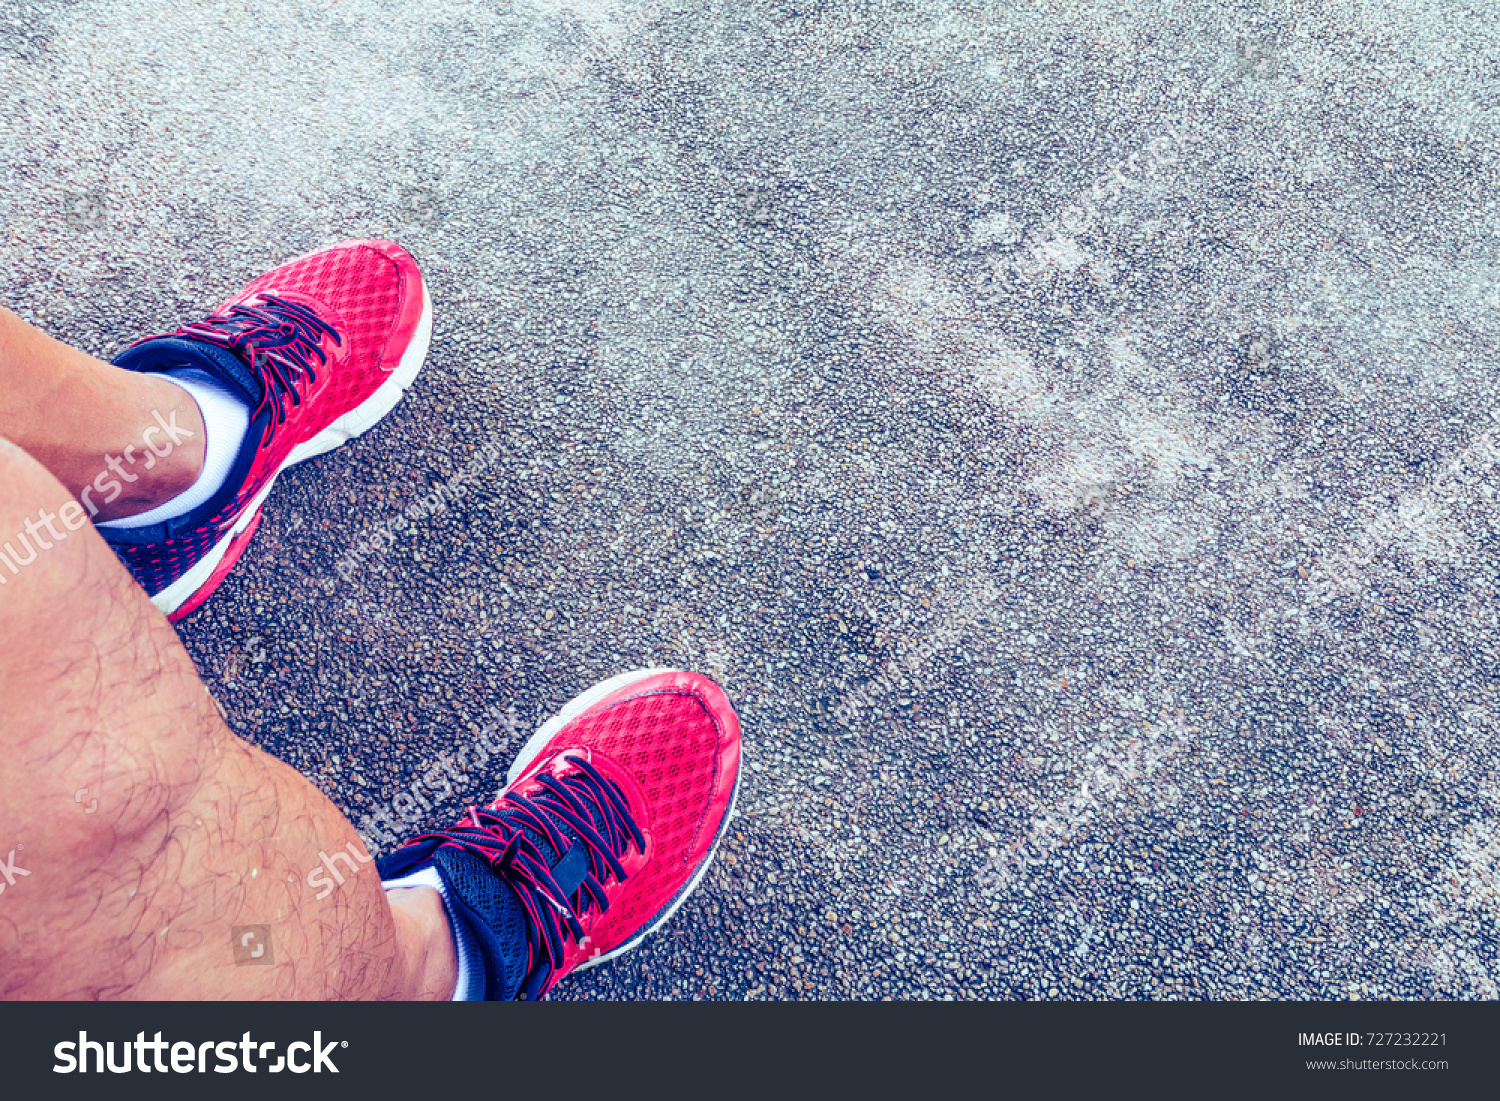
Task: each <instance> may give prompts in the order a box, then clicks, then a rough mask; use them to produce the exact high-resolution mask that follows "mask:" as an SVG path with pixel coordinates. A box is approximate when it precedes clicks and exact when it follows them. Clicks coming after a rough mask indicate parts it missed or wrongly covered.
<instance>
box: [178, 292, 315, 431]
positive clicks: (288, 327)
mask: <svg viewBox="0 0 1500 1101" xmlns="http://www.w3.org/2000/svg"><path fill="white" fill-rule="evenodd" d="M177 335H180V336H188V337H192V338H193V339H194V340H201V341H204V342H205V343H208V344H216V345H218V346H219V347H220V348H228V349H230V350H231V351H234V352H238V353H240V355H241V357H242V358H243V359H244V360H245V361H246V362H247V363H248V364H249V366H250V370H251V371H252V372H253V373H254V375H255V377H256V379H257V381H259V382H260V384H261V387H262V393H261V399H260V404H259V405H257V406H256V407H255V411H254V413H252V414H251V415H252V417H254V416H258V415H259V414H260V412H261V410H263V409H265V408H267V407H268V406H270V407H274V408H275V410H276V418H275V420H274V422H273V423H272V424H271V430H270V431H269V432H267V433H266V436H265V439H264V440H262V441H261V446H262V447H268V446H270V443H271V437H272V435H273V434H274V433H275V431H276V429H277V428H278V427H279V426H280V425H281V424H283V423H285V421H286V416H287V408H286V400H285V399H286V398H288V397H290V398H291V402H292V405H293V406H299V405H301V404H302V392H301V391H302V388H304V387H306V386H308V385H311V384H312V383H314V382H316V381H317V379H318V375H317V371H316V369H315V366H314V362H313V361H314V359H316V360H317V363H316V366H317V367H322V366H323V365H324V364H326V363H327V362H328V356H327V355H326V354H325V353H324V351H323V348H322V342H323V337H325V336H329V337H332V338H333V341H334V343H335V344H339V345H342V344H343V342H344V341H343V338H342V337H341V336H339V334H338V332H337V331H336V330H335V329H334V328H333V326H331V325H329V324H328V323H327V322H326V321H324V320H323V319H322V318H320V317H319V316H318V315H317V314H315V313H313V311H312V310H310V309H308V308H307V307H306V306H301V305H298V304H297V303H295V302H288V301H287V300H286V299H284V298H278V297H277V296H276V295H273V294H262V295H260V296H259V304H258V305H257V306H231V307H230V308H229V312H228V313H223V314H213V315H211V316H209V317H206V318H204V319H203V320H202V321H198V322H195V323H193V324H192V325H189V326H187V327H186V328H184V329H180V330H178V334H177Z"/></svg>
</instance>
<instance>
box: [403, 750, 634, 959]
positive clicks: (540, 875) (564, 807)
mask: <svg viewBox="0 0 1500 1101" xmlns="http://www.w3.org/2000/svg"><path fill="white" fill-rule="evenodd" d="M568 760H570V761H571V762H572V763H573V764H574V765H576V766H577V767H578V768H579V770H580V771H578V772H574V773H570V774H568V775H567V776H564V777H562V778H561V779H559V778H557V777H556V776H553V775H551V774H550V773H547V772H543V773H540V774H538V776H537V777H536V780H537V782H538V783H539V784H540V785H541V786H542V789H543V790H542V791H541V792H538V793H537V794H535V795H529V796H528V795H514V794H508V795H506V796H505V797H504V798H503V799H502V800H500V806H499V809H497V810H490V809H481V808H478V807H470V808H469V817H468V818H467V819H466V820H465V821H462V822H460V823H459V824H458V825H457V826H454V827H453V828H452V829H447V830H439V831H436V832H434V833H428V834H423V835H422V836H421V837H417V838H414V839H413V840H412V841H410V842H408V844H409V845H420V844H422V843H423V842H429V841H440V842H441V844H440V845H439V846H438V847H439V848H458V849H462V850H463V851H465V852H468V853H472V854H474V855H475V856H479V857H482V858H483V859H484V860H485V861H486V862H488V864H489V866H490V868H491V869H493V870H494V871H495V872H496V873H497V874H499V875H501V876H503V877H504V878H505V880H506V881H507V882H508V883H509V884H510V885H511V886H512V887H513V888H514V889H515V892H516V895H517V897H519V898H520V900H521V904H522V905H523V906H524V907H525V909H526V914H527V916H528V918H529V920H528V922H527V932H526V936H527V948H528V949H529V950H530V954H531V960H532V966H531V967H529V968H528V971H532V972H535V964H536V963H537V962H539V961H541V960H542V959H543V958H545V962H546V964H547V966H548V968H549V972H548V973H550V971H556V970H557V969H558V968H560V967H561V966H562V964H563V951H564V944H563V935H564V933H565V932H566V933H567V935H568V936H570V937H571V939H572V940H574V941H575V942H577V941H582V939H583V936H584V932H583V926H582V924H581V919H583V918H584V917H585V916H587V915H588V914H589V913H590V912H594V913H600V914H602V913H604V912H605V911H606V910H608V909H609V899H608V898H607V897H606V896H605V893H604V880H605V877H606V876H607V875H613V876H614V877H615V879H616V880H617V881H618V880H623V879H624V878H625V869H624V867H623V866H622V865H621V864H620V857H622V856H624V855H625V852H626V850H627V848H628V846H629V845H630V843H631V842H634V843H635V846H636V848H637V849H640V850H642V851H644V850H645V847H646V838H645V836H644V835H643V834H642V833H641V830H640V827H639V826H637V825H636V823H635V819H634V818H633V817H631V814H630V810H629V806H628V804H627V803H626V801H625V796H624V794H623V793H622V792H621V791H620V789H619V787H618V786H616V785H615V784H614V783H613V782H612V781H610V780H608V779H606V778H605V777H604V776H602V775H601V774H600V773H599V770H598V769H596V768H595V767H594V766H593V765H591V764H589V763H588V762H587V761H585V760H583V759H582V758H581V757H570V758H568ZM591 811H592V812H593V813H590V812H591ZM564 827H565V828H566V829H567V830H569V831H571V833H572V835H573V836H576V837H577V839H578V840H579V841H580V842H582V844H583V847H584V849H585V851H586V852H587V856H588V865H589V867H588V871H587V872H585V873H584V874H583V876H582V878H581V880H580V881H579V883H578V886H577V888H576V889H574V890H573V891H572V892H571V893H570V892H569V891H568V890H566V889H565V888H564V887H563V886H562V885H560V884H559V883H558V881H557V879H556V878H555V877H554V874H553V872H554V869H555V868H556V866H557V864H558V863H559V862H560V861H559V859H558V858H559V857H561V856H562V855H563V854H567V853H569V851H570V850H571V849H572V848H573V842H572V841H571V839H570V838H569V837H568V836H567V835H566V834H564V832H563V829H564ZM533 833H534V834H535V835H537V836H540V837H542V838H545V839H546V842H547V844H548V845H549V846H550V847H551V848H552V851H553V853H555V854H557V857H554V858H553V861H552V862H551V863H550V864H549V861H548V859H547V857H546V855H545V854H544V853H543V852H542V850H541V849H540V848H539V847H538V845H537V844H536V841H535V840H534V839H533V836H532V834H533Z"/></svg>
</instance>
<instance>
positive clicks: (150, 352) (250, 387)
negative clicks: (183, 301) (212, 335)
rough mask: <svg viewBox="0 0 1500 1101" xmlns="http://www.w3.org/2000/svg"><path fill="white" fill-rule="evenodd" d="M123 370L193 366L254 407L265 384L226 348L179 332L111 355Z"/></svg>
mask: <svg viewBox="0 0 1500 1101" xmlns="http://www.w3.org/2000/svg"><path fill="white" fill-rule="evenodd" d="M114 364H115V366H116V367H124V368H125V369H126V370H127V371H171V370H175V369H177V368H179V367H196V368H199V369H200V370H205V371H207V372H209V373H210V374H211V375H213V376H214V377H215V378H218V379H220V380H222V381H223V383H224V385H225V386H227V387H228V388H229V389H230V390H231V391H233V392H234V393H235V394H236V395H238V396H240V397H243V398H244V400H245V403H246V404H247V405H249V406H250V408H252V409H254V408H256V407H257V406H259V405H260V401H261V399H262V398H263V397H264V396H265V387H264V385H263V384H262V382H261V381H260V379H259V378H257V377H256V375H255V372H254V371H252V370H250V367H249V365H248V364H247V363H246V362H245V361H244V360H243V359H241V358H240V357H239V356H238V355H236V354H235V353H234V352H232V351H230V350H229V349H228V348H220V347H219V346H218V345H216V344H208V343H205V342H204V341H201V340H193V339H191V338H189V337H182V336H160V337H157V338H155V339H154V340H145V341H142V342H141V343H139V344H135V345H132V346H131V347H129V348H126V349H125V350H124V351H123V352H121V353H120V354H119V355H118V356H116V357H115V359H114Z"/></svg>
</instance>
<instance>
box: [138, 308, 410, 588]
mask: <svg viewBox="0 0 1500 1101" xmlns="http://www.w3.org/2000/svg"><path fill="white" fill-rule="evenodd" d="M431 343H432V298H431V296H430V295H429V294H428V293H427V284H426V283H425V282H424V283H423V284H422V316H421V317H420V318H418V319H417V328H416V331H415V332H414V333H412V338H411V343H410V344H409V345H408V346H407V348H406V351H405V352H404V353H403V354H402V356H401V362H400V363H398V364H397V365H396V369H395V370H394V371H392V372H391V375H390V377H389V378H388V379H386V380H385V381H384V382H382V383H381V384H380V386H379V387H378V388H377V389H376V390H375V392H374V393H373V394H371V395H370V396H369V397H367V398H366V399H365V400H364V401H362V402H360V404H359V405H357V406H355V407H354V408H353V409H351V410H349V412H347V413H345V414H344V415H343V416H342V417H340V418H339V419H338V420H336V421H334V422H333V423H332V424H330V425H329V426H328V427H327V428H325V429H323V431H321V432H319V433H318V434H317V435H316V436H314V437H313V438H312V439H310V440H304V441H303V442H302V443H300V444H298V445H297V446H296V447H294V448H292V450H291V451H290V452H288V453H287V457H286V461H284V462H283V463H282V464H281V466H280V467H279V468H278V469H277V471H276V473H275V474H273V475H271V477H270V479H269V480H268V481H267V482H266V484H265V485H264V486H263V487H261V491H260V492H259V493H257V494H256V495H255V497H254V499H253V500H252V501H251V502H250V505H249V507H248V508H246V509H245V511H244V512H242V513H240V516H239V519H238V520H236V521H235V523H234V526H233V527H232V528H230V530H229V531H227V532H225V533H224V535H223V537H222V538H221V539H220V540H219V541H218V542H217V543H215V544H214V546H213V548H212V549H211V550H210V551H209V552H208V553H207V554H205V555H204V556H203V557H202V558H200V559H199V560H198V561H197V562H195V563H194V564H193V568H192V569H190V570H188V572H187V573H185V574H183V575H182V576H181V577H179V578H178V579H177V580H176V581H174V582H172V584H170V585H168V586H167V587H166V588H165V589H163V590H162V591H161V592H159V593H157V594H156V595H155V596H153V597H152V598H151V603H152V604H154V605H156V607H157V608H159V609H160V610H161V611H163V612H165V613H166V614H167V615H171V614H172V613H173V612H175V611H177V609H178V608H181V607H182V606H183V605H184V604H186V603H187V602H188V601H189V600H191V599H192V598H193V596H194V595H195V594H196V593H197V592H198V590H199V589H201V588H202V587H203V586H204V585H206V584H207V583H208V579H209V578H211V577H212V576H213V575H214V571H215V570H217V569H218V568H219V563H220V562H222V561H223V560H224V555H225V553H226V552H228V550H229V545H230V544H231V543H233V542H234V541H235V539H237V538H238V537H239V536H240V535H242V534H244V532H245V529H246V528H248V527H249V526H250V525H251V524H252V523H254V522H255V518H256V516H257V515H259V514H260V508H261V505H263V504H265V500H266V497H267V496H268V495H269V494H270V492H271V487H272V486H274V485H275V484H276V479H277V478H279V477H281V472H282V471H283V470H286V469H287V468H288V467H291V466H296V465H297V464H298V463H303V462H306V461H307V460H308V459H313V458H317V456H319V455H323V454H326V453H327V452H329V451H332V450H334V449H335V448H337V447H340V446H342V445H343V444H346V443H348V442H349V441H350V440H352V439H354V438H355V437H356V436H362V435H364V434H365V433H366V432H368V431H369V430H370V429H371V428H374V427H375V425H377V424H378V423H380V421H381V420H382V419H383V418H384V417H385V415H386V414H387V413H389V412H390V411H391V410H392V409H394V408H396V405H397V403H398V402H400V400H401V397H402V395H403V394H405V393H406V391H407V390H408V389H410V387H411V384H412V383H413V382H414V381H416V377H417V373H418V372H419V371H421V369H422V362H423V361H424V360H425V359H426V358H427V349H428V346H429V345H430V344H431Z"/></svg>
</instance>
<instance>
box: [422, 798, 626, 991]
mask: <svg viewBox="0 0 1500 1101" xmlns="http://www.w3.org/2000/svg"><path fill="white" fill-rule="evenodd" d="M585 806H586V809H587V810H588V812H589V820H590V821H591V822H592V823H593V825H594V828H595V829H599V828H600V827H601V826H602V825H603V822H602V821H601V819H600V814H599V811H598V810H597V809H595V808H594V807H593V806H592V803H591V802H589V803H585ZM495 813H496V814H498V815H499V816H500V817H501V818H511V817H514V816H517V815H518V813H519V812H517V811H515V810H512V809H508V808H503V809H500V810H498V811H496V812H495ZM552 822H553V824H554V825H555V826H556V828H557V831H558V833H559V834H561V835H562V838H563V841H564V845H565V847H564V849H563V850H562V851H561V852H559V851H558V850H557V849H556V848H554V847H553V845H552V843H551V842H550V841H549V840H548V839H547V836H546V834H544V833H542V832H541V831H540V830H537V829H535V828H534V827H532V826H529V825H526V824H525V823H524V821H523V823H522V824H521V830H522V832H523V833H525V835H526V837H527V839H528V840H529V841H530V842H531V843H532V844H533V845H535V846H536V849H537V852H539V853H540V854H541V856H542V860H543V862H544V863H545V864H546V865H547V867H548V869H549V870H550V871H551V872H552V876H553V878H554V879H555V880H557V884H558V886H559V887H561V888H562V890H563V893H564V894H565V895H567V896H570V897H571V896H572V894H573V892H574V891H576V890H577V889H578V885H579V884H580V883H582V882H583V878H584V876H585V875H587V874H588V872H589V865H590V861H589V853H588V846H587V845H586V844H584V842H583V841H582V839H580V838H579V836H578V834H577V833H576V832H574V831H573V830H572V829H571V828H570V827H569V826H568V825H567V823H565V822H561V821H559V820H558V819H557V818H555V817H553V818H552ZM432 861H433V863H434V864H436V865H437V867H438V871H439V873H440V874H441V875H442V877H443V882H444V883H446V884H447V885H448V887H449V889H450V890H451V891H453V893H454V894H456V895H458V896H459V898H461V899H462V901H463V903H464V906H465V907H466V908H467V909H468V910H469V911H472V912H473V914H474V915H475V917H476V919H477V921H475V922H471V923H470V924H471V931H472V932H473V933H474V936H475V939H476V940H478V941H479V943H480V945H481V947H482V949H483V951H484V957H485V964H486V970H487V972H488V976H487V983H486V985H487V990H486V995H485V996H486V997H487V998H491V999H498V1000H501V1001H511V1000H513V999H514V998H516V997H517V996H518V995H520V994H521V992H522V991H528V992H529V993H530V994H532V995H534V993H535V991H536V990H537V989H538V988H540V986H541V984H542V981H545V977H546V976H545V967H542V968H540V969H539V971H540V972H541V973H539V974H536V975H528V974H527V971H526V965H527V963H528V961H529V951H528V948H527V938H526V920H527V919H526V906H525V904H524V903H523V902H522V901H521V898H520V895H518V894H517V893H516V889H515V888H514V887H513V886H511V884H510V883H509V882H508V881H507V880H506V879H505V878H504V877H503V876H500V875H496V874H495V872H494V871H493V870H491V868H490V866H489V862H488V861H486V860H485V859H484V858H483V857H481V856H475V855H474V854H473V853H469V852H465V851H463V850H461V849H456V848H439V849H438V850H437V851H436V852H434V853H433V856H432ZM538 904H539V905H540V906H543V907H546V906H549V905H551V904H550V903H548V902H547V901H546V900H545V899H542V900H539V901H538ZM566 936H567V932H566V924H565V923H564V938H565V939H566ZM537 939H538V940H539V941H541V940H544V939H545V937H544V935H543V934H542V933H541V932H540V931H538V934H537Z"/></svg>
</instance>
